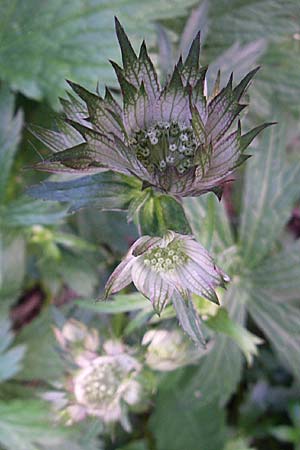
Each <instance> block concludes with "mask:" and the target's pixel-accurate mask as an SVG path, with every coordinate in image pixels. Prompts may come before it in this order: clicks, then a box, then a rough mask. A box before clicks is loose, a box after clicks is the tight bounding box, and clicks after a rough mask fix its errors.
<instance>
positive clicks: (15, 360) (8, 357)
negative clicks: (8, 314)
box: [0, 319, 26, 383]
mask: <svg viewBox="0 0 300 450" xmlns="http://www.w3.org/2000/svg"><path fill="white" fill-rule="evenodd" d="M10 328H11V323H10V321H9V320H8V319H2V320H1V321H0V383H1V382H3V381H6V380H9V379H10V378H12V377H13V376H14V375H15V374H16V373H18V372H19V371H20V369H21V367H22V359H23V356H24V353H25V350H26V348H25V346H24V345H18V346H14V347H12V348H10V346H11V344H12V343H13V340H14V335H13V333H12V331H11V329H10Z"/></svg>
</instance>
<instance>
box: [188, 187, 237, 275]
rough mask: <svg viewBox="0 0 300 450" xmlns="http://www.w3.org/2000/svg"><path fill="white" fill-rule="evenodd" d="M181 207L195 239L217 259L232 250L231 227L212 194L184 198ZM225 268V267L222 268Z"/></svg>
mask: <svg viewBox="0 0 300 450" xmlns="http://www.w3.org/2000/svg"><path fill="white" fill-rule="evenodd" d="M183 207H184V211H185V214H186V217H187V219H188V221H189V224H190V226H191V228H192V232H193V234H194V236H195V238H196V239H197V240H198V241H199V242H201V244H202V245H204V247H205V248H207V249H208V250H209V251H212V253H213V254H214V255H216V256H217V257H218V255H219V254H220V253H222V252H223V251H224V250H226V249H227V248H228V249H229V248H232V249H233V248H234V238H233V234H232V229H231V225H230V222H229V219H228V216H227V213H226V210H225V207H224V204H223V203H222V202H219V201H218V200H217V198H216V197H215V195H214V194H206V195H205V196H202V197H193V198H186V199H184V200H183ZM224 268H225V267H224Z"/></svg>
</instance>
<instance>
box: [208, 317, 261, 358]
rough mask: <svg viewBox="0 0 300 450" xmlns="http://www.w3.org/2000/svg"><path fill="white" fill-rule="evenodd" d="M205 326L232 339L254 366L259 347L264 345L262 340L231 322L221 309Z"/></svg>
mask: <svg viewBox="0 0 300 450" xmlns="http://www.w3.org/2000/svg"><path fill="white" fill-rule="evenodd" d="M205 324H206V325H207V326H208V327H209V328H211V329H212V330H214V331H216V332H218V333H223V334H225V335H227V336H229V337H231V338H232V339H233V340H234V341H235V342H236V344H237V345H238V346H239V347H240V349H241V350H242V352H243V353H244V355H245V357H246V359H247V362H248V364H249V365H251V364H252V362H253V357H254V356H256V355H257V354H258V348H257V346H258V345H259V344H262V343H263V340H262V339H260V338H259V337H257V336H255V334H253V333H250V332H249V331H248V330H247V329H246V328H244V327H242V326H241V325H239V324H238V323H236V322H235V321H233V320H231V319H230V317H229V315H228V312H227V311H226V309H224V308H219V309H218V312H217V314H216V315H215V316H212V317H209V318H208V319H207V320H206V322H205Z"/></svg>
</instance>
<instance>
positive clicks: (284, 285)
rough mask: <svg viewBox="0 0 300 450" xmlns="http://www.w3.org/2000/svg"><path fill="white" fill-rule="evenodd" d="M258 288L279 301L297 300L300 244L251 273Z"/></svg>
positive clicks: (287, 248)
mask: <svg viewBox="0 0 300 450" xmlns="http://www.w3.org/2000/svg"><path fill="white" fill-rule="evenodd" d="M251 279H252V280H253V283H254V285H255V286H256V287H258V288H260V289H267V290H268V293H269V294H270V295H271V296H272V297H273V298H276V299H278V300H279V301H287V300H296V299H298V298H299V292H300V242H299V241H296V242H293V243H292V244H290V245H288V246H287V247H285V248H284V249H283V250H281V251H280V252H278V253H277V254H275V255H272V256H271V257H269V258H268V259H266V261H264V262H263V263H262V264H260V265H259V266H258V267H256V268H255V270H254V271H253V272H252V273H251Z"/></svg>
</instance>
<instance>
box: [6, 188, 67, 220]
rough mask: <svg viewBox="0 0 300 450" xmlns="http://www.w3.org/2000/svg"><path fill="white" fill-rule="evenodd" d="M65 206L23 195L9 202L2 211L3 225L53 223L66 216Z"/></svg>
mask: <svg viewBox="0 0 300 450" xmlns="http://www.w3.org/2000/svg"><path fill="white" fill-rule="evenodd" d="M66 213H67V208H66V207H63V206H61V205H58V204H53V203H49V202H44V201H42V200H33V199H32V198H30V197H27V196H24V197H21V198H19V199H17V200H15V201H12V202H10V203H9V204H8V205H7V207H6V208H5V209H4V212H3V219H4V223H5V226H9V227H28V226H32V225H53V224H55V223H58V222H61V221H62V219H63V218H64V217H65V216H66Z"/></svg>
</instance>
